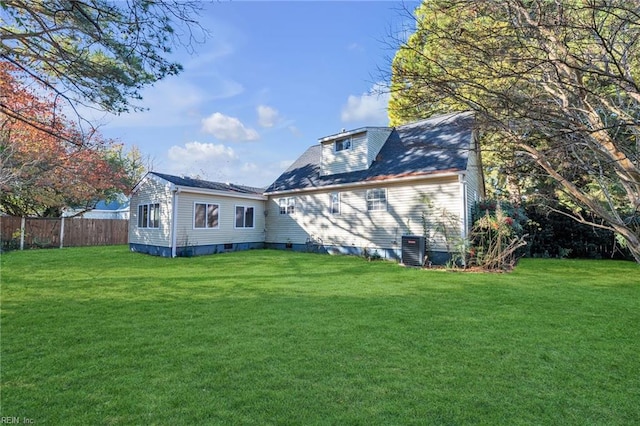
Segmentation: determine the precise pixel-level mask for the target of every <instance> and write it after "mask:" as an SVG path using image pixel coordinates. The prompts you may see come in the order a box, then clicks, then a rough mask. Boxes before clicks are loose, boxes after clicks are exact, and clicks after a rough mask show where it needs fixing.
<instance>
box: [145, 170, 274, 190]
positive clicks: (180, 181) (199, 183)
mask: <svg viewBox="0 0 640 426" xmlns="http://www.w3.org/2000/svg"><path fill="white" fill-rule="evenodd" d="M149 173H151V174H154V175H156V176H158V177H160V178H162V179H164V180H166V181H169V182H171V183H173V184H174V185H178V186H186V187H190V188H202V189H212V190H215V191H226V192H237V193H239V194H260V195H262V193H263V192H264V188H255V187H252V186H245V185H236V184H234V183H221V182H211V181H208V180H201V179H193V178H189V177H181V176H173V175H168V174H165V173H158V172H149Z"/></svg>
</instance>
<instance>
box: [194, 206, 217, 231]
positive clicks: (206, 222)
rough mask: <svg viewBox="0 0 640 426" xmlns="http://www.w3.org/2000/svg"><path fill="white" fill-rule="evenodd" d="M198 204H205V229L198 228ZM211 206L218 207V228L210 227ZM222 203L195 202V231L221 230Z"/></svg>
mask: <svg viewBox="0 0 640 426" xmlns="http://www.w3.org/2000/svg"><path fill="white" fill-rule="evenodd" d="M196 204H204V205H205V208H204V227H196ZM209 206H218V225H217V226H209V217H208V214H209V213H208V211H209ZM220 210H221V209H220V203H207V202H206V201H194V202H193V229H194V230H198V231H200V230H206V229H220V220H221V218H220V216H221V215H220Z"/></svg>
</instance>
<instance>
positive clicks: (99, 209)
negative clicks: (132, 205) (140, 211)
mask: <svg viewBox="0 0 640 426" xmlns="http://www.w3.org/2000/svg"><path fill="white" fill-rule="evenodd" d="M62 216H63V217H76V218H83V219H125V220H128V219H129V197H127V196H126V195H124V194H122V193H120V194H117V195H116V196H115V197H114V198H113V199H112V200H100V201H98V202H97V203H96V205H95V207H93V208H92V209H65V210H64V211H63V212H62Z"/></svg>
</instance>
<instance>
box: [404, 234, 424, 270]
mask: <svg viewBox="0 0 640 426" xmlns="http://www.w3.org/2000/svg"><path fill="white" fill-rule="evenodd" d="M426 247H427V244H426V239H425V237H423V236H419V235H403V236H402V263H403V264H404V265H405V266H419V267H422V266H423V265H424V263H425V260H426V258H425V256H426Z"/></svg>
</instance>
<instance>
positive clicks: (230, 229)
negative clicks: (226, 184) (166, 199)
mask: <svg viewBox="0 0 640 426" xmlns="http://www.w3.org/2000/svg"><path fill="white" fill-rule="evenodd" d="M195 203H207V204H218V205H219V206H220V207H219V210H218V220H219V226H218V228H197V229H195V228H194V227H193V215H194V208H195ZM264 203H265V202H264V201H261V200H248V199H243V198H239V197H223V196H216V195H208V194H195V193H189V192H184V191H183V192H180V194H179V196H178V201H177V205H178V222H177V240H176V244H177V246H178V247H186V246H200V245H210V244H225V243H255V242H263V241H264V235H265V232H264V231H265V230H264V227H265V223H264ZM236 206H246V207H253V208H254V215H253V218H254V227H253V228H236V227H235V211H236Z"/></svg>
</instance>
